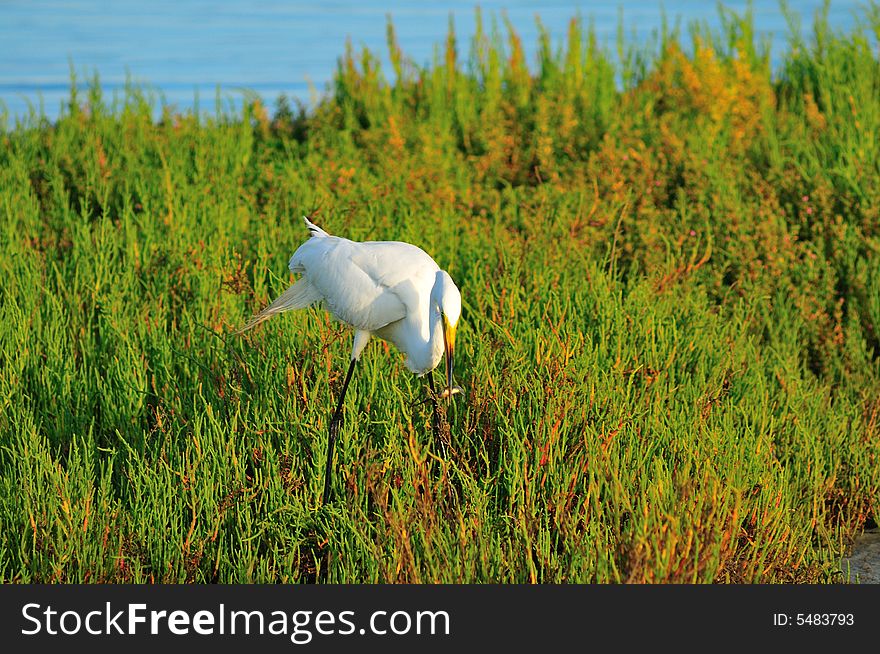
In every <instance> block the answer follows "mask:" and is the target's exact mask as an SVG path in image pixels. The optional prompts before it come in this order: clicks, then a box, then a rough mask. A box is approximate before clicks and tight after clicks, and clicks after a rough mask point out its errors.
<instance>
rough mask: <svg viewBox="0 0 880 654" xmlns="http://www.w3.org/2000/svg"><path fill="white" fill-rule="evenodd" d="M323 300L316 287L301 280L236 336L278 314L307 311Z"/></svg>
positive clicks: (252, 319)
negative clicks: (306, 309)
mask: <svg viewBox="0 0 880 654" xmlns="http://www.w3.org/2000/svg"><path fill="white" fill-rule="evenodd" d="M320 299H321V296H320V295H319V294H318V292H317V291H316V290H315V287H314V286H312V285H311V284H309V283H308V282H307V281H306V280H305V279H300V280H299V281H298V282H296V283H295V284H294V285H293V286H291V287H290V288H288V289H287V290H286V291H284V292H283V293H282V294H281V295H279V296H278V297H277V298H276V299H275V301H274V302H272V304H270V305H269V306H268V307H266V308H265V309H263V310H262V311H260V313H258V314H257V315H255V316H254V317H253V318H251V319H250V321H249V322H248V323H247V324H246V325H245V326H244V327H242V328H241V329H239V330H238V331H237V332H235V333H236V334H241V333H242V332H246V331H247V330H249V329H251V328H253V327H256V326H257V325H259V324H260V323H261V322H263V321H264V320H268V319H269V318H271V317H272V316H274V315H275V314H276V313H283V312H285V311H292V310H293V309H305V308H306V307H308V306H311V305H312V304H314V303H315V302H317V301H318V300H320Z"/></svg>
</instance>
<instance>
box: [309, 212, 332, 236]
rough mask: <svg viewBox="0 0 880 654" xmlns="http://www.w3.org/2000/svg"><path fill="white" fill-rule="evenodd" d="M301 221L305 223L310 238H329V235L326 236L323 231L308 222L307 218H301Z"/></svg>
mask: <svg viewBox="0 0 880 654" xmlns="http://www.w3.org/2000/svg"><path fill="white" fill-rule="evenodd" d="M303 220H305V221H306V227H308V229H309V234H310V235H311V236H320V237H324V236H330V234H328V233H327V232H325V231H324V230H323V229H321V228H320V227H318V226H317V225H316V224H315V223H313V222H312V221H311V220H309V219H308V216H303Z"/></svg>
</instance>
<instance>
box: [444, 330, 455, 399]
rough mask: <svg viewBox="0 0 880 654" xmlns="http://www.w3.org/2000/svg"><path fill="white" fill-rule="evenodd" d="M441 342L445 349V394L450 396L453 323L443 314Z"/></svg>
mask: <svg viewBox="0 0 880 654" xmlns="http://www.w3.org/2000/svg"><path fill="white" fill-rule="evenodd" d="M443 344H444V346H445V349H446V393H445V394H446V396H447V397H452V396H453V395H454V394H455V392H456V391H455V390H454V387H453V385H452V362H453V354H454V352H455V325H451V324H449V321H448V320H447V319H446V316H443Z"/></svg>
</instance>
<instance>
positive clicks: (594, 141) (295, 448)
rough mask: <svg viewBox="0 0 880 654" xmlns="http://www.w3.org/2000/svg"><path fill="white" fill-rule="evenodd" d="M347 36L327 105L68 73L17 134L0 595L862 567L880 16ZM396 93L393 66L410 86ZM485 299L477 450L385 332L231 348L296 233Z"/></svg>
mask: <svg viewBox="0 0 880 654" xmlns="http://www.w3.org/2000/svg"><path fill="white" fill-rule="evenodd" d="M722 16H723V20H722V27H721V28H720V29H718V30H714V31H713V30H710V29H708V28H707V27H705V26H700V25H693V26H689V27H688V28H686V29H685V30H678V29H665V30H663V31H662V32H661V33H659V34H658V36H657V38H656V40H654V41H653V42H651V43H642V44H637V43H633V42H631V41H630V40H628V39H627V38H626V36H625V34H624V33H623V32H622V33H621V35H620V37H619V39H618V41H617V43H616V44H613V43H612V44H610V45H609V46H608V47H605V46H603V45H601V44H599V43H598V42H597V39H596V37H595V35H594V34H593V33H592V32H591V30H590V29H589V27H588V26H587V24H586V23H584V22H582V21H579V20H577V19H575V20H573V21H572V23H571V27H570V29H569V32H568V34H567V35H554V37H558V38H554V39H551V38H550V36H549V35H544V36H542V38H541V40H540V43H539V44H538V47H537V52H538V55H537V62H531V61H527V60H526V56H525V54H524V50H523V45H522V43H521V42H520V40H519V38H518V37H517V35H516V34H515V33H514V31H513V30H512V29H511V28H510V26H509V25H506V24H505V22H504V20H503V19H502V18H498V19H495V18H492V17H479V16H478V17H477V20H478V25H479V26H480V29H479V30H478V32H477V35H476V37H475V38H474V39H473V41H468V42H462V41H461V40H458V39H456V37H455V35H454V34H453V33H451V32H450V34H449V37H448V39H447V41H446V42H445V43H444V44H439V45H438V48H437V55H436V57H435V61H434V62H433V64H432V65H430V66H427V67H420V66H416V65H414V64H413V62H411V61H409V60H408V59H407V58H406V55H405V53H402V52H400V50H399V48H398V47H397V45H396V40H395V36H394V30H393V26H391V25H389V28H388V31H389V38H388V43H389V52H390V60H391V62H392V67H393V70H390V71H389V70H385V71H383V70H381V68H380V65H379V59H378V58H377V57H376V56H375V54H374V53H370V52H358V51H356V50H355V49H354V48H352V49H349V51H347V52H346V53H345V54H344V56H342V57H341V58H340V63H339V68H338V72H337V75H336V77H335V80H334V82H333V85H332V88H331V89H330V92H329V93H328V95H327V97H326V98H324V99H323V100H322V101H321V102H320V103H319V104H318V105H317V106H316V107H315V108H313V109H311V110H309V111H297V110H293V109H291V107H290V105H289V103H286V102H280V103H279V106H278V109H277V111H275V112H274V113H273V112H270V111H268V110H267V109H266V107H265V106H264V105H263V104H262V103H261V102H260V101H259V100H258V99H255V98H250V99H249V100H248V101H247V102H246V103H245V106H244V108H243V109H242V110H241V111H239V112H235V111H227V110H223V109H222V107H219V106H218V111H217V112H216V113H215V114H214V115H212V116H208V115H202V116H194V115H192V114H190V113H182V114H181V113H175V112H174V111H173V110H171V109H165V111H164V112H163V114H162V116H161V119H159V120H156V119H155V118H154V107H153V106H152V105H151V103H150V101H149V100H148V97H149V95H148V91H146V90H144V89H141V88H136V87H131V88H129V89H128V90H127V92H126V94H125V97H124V99H123V100H122V101H120V102H117V103H116V104H115V105H112V104H111V103H110V102H108V101H107V100H106V99H105V98H104V97H102V92H101V88H100V85H99V84H98V82H97V81H95V82H93V83H91V84H87V85H85V87H83V86H82V85H80V86H76V85H74V86H73V88H72V91H71V102H70V106H69V108H68V110H67V111H66V112H65V113H64V114H63V115H62V116H61V118H60V119H59V120H58V121H57V122H56V123H49V122H48V121H46V120H45V119H41V118H40V117H39V116H37V115H34V116H32V117H31V118H30V119H28V120H26V121H24V122H22V123H18V124H15V125H14V126H13V125H11V124H10V123H9V121H8V120H7V123H6V127H5V129H4V130H3V132H2V134H0V140H2V143H0V216H2V218H0V219H2V222H3V229H2V230H0V434H2V442H0V533H2V534H3V542H2V548H0V579H2V580H3V581H5V582H81V581H84V582H143V581H147V582H215V581H217V582H252V581H253V582H309V581H316V580H317V581H329V582H342V581H345V582H397V581H405V582H539V583H540V582H734V583H741V582H834V581H840V580H841V579H842V576H841V575H840V573H839V572H837V566H838V563H837V562H838V560H839V557H840V556H841V555H842V554H843V553H844V552H845V551H846V548H847V547H848V546H849V544H850V543H851V540H852V538H853V537H854V536H855V535H856V534H858V533H859V531H860V530H861V529H862V528H863V527H864V526H865V524H866V523H870V521H872V520H876V519H877V515H878V511H880V505H878V498H880V492H878V489H880V465H878V461H877V457H878V453H880V340H878V339H880V258H878V255H880V156H878V154H880V153H878V147H880V61H878V55H877V49H876V39H877V38H878V36H880V8H878V6H877V5H876V4H875V3H872V4H871V5H870V6H868V7H867V8H866V10H865V12H864V14H863V15H862V16H861V20H860V24H861V25H862V26H863V27H862V28H861V29H860V30H856V31H854V32H850V33H838V32H835V31H833V30H832V29H831V28H830V27H829V26H828V25H827V22H826V21H825V20H824V19H823V17H822V16H821V15H819V16H818V17H817V18H816V19H815V21H814V22H813V23H812V25H811V26H809V27H807V28H806V29H805V30H804V31H801V30H798V29H793V30H792V35H791V37H790V39H789V41H788V42H787V43H781V42H780V43H775V44H774V47H776V48H778V53H779V54H778V56H779V62H780V63H779V66H778V67H777V69H776V70H774V71H771V67H770V57H769V44H768V43H766V42H762V41H761V40H760V39H759V38H758V37H757V36H756V34H755V25H754V23H753V21H752V19H751V18H750V17H749V16H748V15H745V16H736V15H733V14H731V13H729V12H724V13H723V14H722ZM389 80H392V81H389ZM316 208H318V212H317V214H316V216H315V220H316V221H317V222H318V223H319V224H321V225H322V226H323V227H324V228H326V229H327V230H328V231H330V232H331V233H335V234H339V235H342V236H347V237H350V238H354V239H378V240H391V239H399V240H406V241H410V242H413V243H416V244H418V245H420V246H421V247H423V248H424V249H425V250H427V251H428V252H429V253H431V254H432V255H433V256H434V257H435V259H436V260H437V261H438V262H439V263H440V265H441V266H442V267H444V268H446V269H448V270H449V271H450V272H451V274H452V275H453V277H454V278H455V280H456V281H457V283H458V284H459V286H460V287H461V288H462V293H463V297H464V314H463V324H462V325H461V327H460V329H459V336H458V348H457V352H456V355H457V381H458V382H459V383H460V384H461V385H462V386H463V387H464V388H465V394H464V395H459V396H457V397H456V398H455V401H454V402H453V403H452V404H451V405H450V408H449V411H448V414H447V418H448V421H449V425H450V430H449V434H448V457H446V458H443V457H442V456H441V450H440V448H439V447H438V444H437V443H432V441H431V437H430V414H429V412H428V410H427V405H422V406H419V405H417V404H414V402H416V401H418V400H419V399H421V398H423V397H424V386H425V385H424V381H423V380H417V379H415V378H413V377H412V376H411V375H410V374H409V373H408V372H407V371H406V369H405V368H404V366H403V365H402V361H401V358H400V356H399V355H398V354H397V353H396V351H394V350H393V349H389V348H387V347H386V346H384V345H383V344H382V343H381V342H378V341H374V342H372V343H371V344H370V346H369V347H368V348H367V351H366V352H365V355H364V357H363V359H362V365H361V366H359V369H358V371H357V373H356V375H355V377H354V380H353V382H352V387H351V389H350V391H349V395H348V398H347V400H346V407H345V411H346V422H345V424H344V426H343V428H342V430H341V437H340V438H341V440H340V442H339V444H338V449H337V474H336V480H337V485H336V496H337V498H340V497H343V498H344V500H343V501H339V500H337V502H336V503H334V504H332V505H331V506H329V507H323V508H321V507H320V506H319V501H320V495H321V489H322V482H323V471H322V462H323V454H324V447H325V442H326V431H327V427H328V421H329V418H330V415H331V412H332V409H333V399H334V397H335V394H336V392H337V391H338V389H339V386H340V385H341V382H342V377H343V375H344V372H345V365H346V363H347V356H348V352H349V347H350V335H349V333H348V332H347V331H345V330H344V329H343V328H342V327H340V326H339V325H337V324H334V323H333V322H331V321H330V320H329V319H328V318H327V316H326V315H325V314H324V312H322V311H317V310H310V311H307V312H297V313H293V314H285V315H284V316H282V317H280V318H275V319H273V320H271V321H269V322H268V323H266V324H265V326H263V327H261V328H260V329H258V330H255V331H254V332H251V333H248V334H247V335H245V336H243V337H232V336H230V333H231V331H232V330H233V329H234V328H236V327H238V326H240V325H241V324H242V323H243V322H244V321H245V320H246V319H247V317H249V316H250V315H251V314H252V313H254V312H255V311H257V310H259V309H260V308H261V307H262V306H264V305H265V304H266V302H267V301H269V300H270V299H271V298H272V297H274V296H275V295H276V294H277V293H278V292H279V291H281V290H282V289H283V288H285V287H286V284H287V282H288V275H287V270H286V264H287V260H288V258H289V257H290V255H291V253H292V252H293V250H294V249H295V248H296V247H297V246H298V245H299V243H300V242H301V241H302V240H303V239H305V238H306V235H307V234H306V231H305V229H304V227H303V226H302V222H301V220H300V216H301V215H302V214H303V213H306V212H310V211H313V210H315V209H316Z"/></svg>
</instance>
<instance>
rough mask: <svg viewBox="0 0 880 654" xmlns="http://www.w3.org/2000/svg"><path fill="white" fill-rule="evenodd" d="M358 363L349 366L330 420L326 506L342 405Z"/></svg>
mask: <svg viewBox="0 0 880 654" xmlns="http://www.w3.org/2000/svg"><path fill="white" fill-rule="evenodd" d="M356 363H357V359H352V360H351V363H350V364H349V366H348V374H346V375H345V382H344V383H343V384H342V393H340V394H339V402H338V403H337V404H336V411H335V412H334V413H333V417H332V418H331V419H330V433H329V435H328V437H327V466H326V467H325V468H324V504H327V503H328V502H329V501H330V481H331V478H332V476H333V447H334V446H335V445H336V434H337V433H339V423H340V422H342V403H343V402H344V401H345V392H346V391H347V390H348V383H349V382H350V381H351V376H352V375H353V374H354V364H356Z"/></svg>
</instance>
